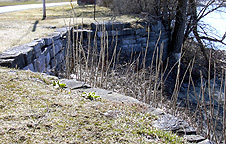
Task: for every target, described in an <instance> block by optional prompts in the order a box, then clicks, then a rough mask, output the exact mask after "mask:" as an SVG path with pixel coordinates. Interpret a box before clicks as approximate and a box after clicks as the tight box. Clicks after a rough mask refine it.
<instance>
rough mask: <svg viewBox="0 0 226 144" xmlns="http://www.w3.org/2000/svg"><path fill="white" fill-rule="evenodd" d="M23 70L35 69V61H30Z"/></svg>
mask: <svg viewBox="0 0 226 144" xmlns="http://www.w3.org/2000/svg"><path fill="white" fill-rule="evenodd" d="M23 70H30V71H35V69H34V65H33V63H30V64H29V65H28V66H26V67H24V68H23Z"/></svg>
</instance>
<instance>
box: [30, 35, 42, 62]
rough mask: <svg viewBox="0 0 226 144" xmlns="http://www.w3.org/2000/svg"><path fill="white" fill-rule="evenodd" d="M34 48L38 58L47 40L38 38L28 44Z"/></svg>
mask: <svg viewBox="0 0 226 144" xmlns="http://www.w3.org/2000/svg"><path fill="white" fill-rule="evenodd" d="M27 45H28V46H30V47H32V48H33V50H34V58H38V57H39V56H40V55H41V53H42V48H43V47H44V46H45V41H44V40H43V39H37V40H34V41H32V42H30V43H28V44H27Z"/></svg>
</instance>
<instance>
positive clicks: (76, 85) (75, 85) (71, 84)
mask: <svg viewBox="0 0 226 144" xmlns="http://www.w3.org/2000/svg"><path fill="white" fill-rule="evenodd" d="M60 83H64V84H66V86H65V87H66V88H69V89H72V90H73V89H80V88H90V87H91V86H90V85H88V84H86V83H84V82H81V81H76V80H68V79H61V80H60Z"/></svg>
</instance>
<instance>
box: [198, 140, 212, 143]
mask: <svg viewBox="0 0 226 144" xmlns="http://www.w3.org/2000/svg"><path fill="white" fill-rule="evenodd" d="M198 144H214V142H212V141H210V140H208V139H206V140H204V141H201V142H199V143H198Z"/></svg>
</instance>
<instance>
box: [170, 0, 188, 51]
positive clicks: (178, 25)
mask: <svg viewBox="0 0 226 144" xmlns="http://www.w3.org/2000/svg"><path fill="white" fill-rule="evenodd" d="M186 8H187V0H178V5H177V12H176V22H175V27H174V31H173V35H172V41H171V44H170V48H169V52H174V53H180V52H181V46H182V44H183V38H184V30H185V22H186Z"/></svg>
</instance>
